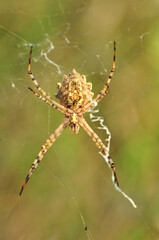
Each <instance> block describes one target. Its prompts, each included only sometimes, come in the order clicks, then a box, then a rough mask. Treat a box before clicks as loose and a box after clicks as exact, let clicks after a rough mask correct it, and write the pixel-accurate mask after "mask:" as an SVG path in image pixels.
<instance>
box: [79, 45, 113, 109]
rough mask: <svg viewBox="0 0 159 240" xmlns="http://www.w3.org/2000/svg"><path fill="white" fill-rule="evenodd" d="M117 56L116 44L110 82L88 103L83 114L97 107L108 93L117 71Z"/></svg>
mask: <svg viewBox="0 0 159 240" xmlns="http://www.w3.org/2000/svg"><path fill="white" fill-rule="evenodd" d="M115 56H116V43H115V42H114V59H113V67H112V70H111V72H110V74H109V77H108V80H107V82H106V84H105V86H104V88H103V89H102V90H101V91H100V93H99V94H98V95H97V96H96V97H95V98H94V99H93V100H92V101H91V102H89V103H86V105H85V106H83V113H85V112H87V111H88V110H89V109H91V108H92V107H94V106H96V104H97V102H100V101H101V100H102V98H103V97H104V96H105V95H106V94H107V93H108V91H109V84H110V81H111V79H112V77H113V74H114V71H115Z"/></svg>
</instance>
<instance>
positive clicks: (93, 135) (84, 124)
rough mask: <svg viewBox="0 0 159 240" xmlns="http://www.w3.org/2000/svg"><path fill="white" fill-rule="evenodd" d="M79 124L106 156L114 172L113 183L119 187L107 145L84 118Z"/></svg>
mask: <svg viewBox="0 0 159 240" xmlns="http://www.w3.org/2000/svg"><path fill="white" fill-rule="evenodd" d="M79 124H80V125H81V127H83V129H84V130H85V131H86V132H87V134H88V135H89V136H90V137H91V139H92V140H93V142H94V143H95V145H96V146H97V147H98V149H99V150H100V153H101V154H102V155H104V156H105V159H106V162H107V164H108V166H109V168H110V169H111V171H112V176H113V178H112V180H113V183H114V184H115V185H116V186H117V187H118V186H119V183H118V179H117V176H116V172H115V164H114V162H113V160H112V159H111V157H110V156H109V152H107V150H106V147H105V145H104V144H103V142H102V141H101V139H100V138H99V137H98V135H97V134H96V133H95V132H94V131H93V130H92V128H91V127H90V126H89V125H88V123H87V122H86V121H85V119H84V118H81V119H80V120H79Z"/></svg>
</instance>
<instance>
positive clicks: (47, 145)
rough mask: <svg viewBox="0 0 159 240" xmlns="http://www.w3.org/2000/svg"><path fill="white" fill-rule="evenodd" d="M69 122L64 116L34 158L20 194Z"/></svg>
mask: <svg viewBox="0 0 159 240" xmlns="http://www.w3.org/2000/svg"><path fill="white" fill-rule="evenodd" d="M68 124H69V119H68V118H64V120H63V121H62V123H61V124H60V126H59V127H58V128H57V129H56V130H55V132H54V133H52V134H51V136H50V137H49V138H48V139H47V140H46V142H45V143H44V144H43V145H42V147H41V150H40V152H39V153H38V155H37V157H36V159H35V160H34V162H33V164H32V166H31V168H30V170H29V173H28V175H27V177H26V179H25V181H24V184H23V186H22V188H21V190H20V193H19V195H20V196H21V194H22V192H23V190H24V187H25V185H26V184H27V182H28V181H29V179H30V177H31V175H32V174H33V172H34V171H35V170H36V168H37V167H38V165H39V163H40V161H41V160H42V158H43V157H44V155H45V154H46V152H47V150H48V149H49V148H50V147H51V146H52V144H53V143H54V142H55V140H56V139H57V138H58V136H59V135H60V134H61V133H62V131H63V130H64V129H65V128H66V127H67V126H68Z"/></svg>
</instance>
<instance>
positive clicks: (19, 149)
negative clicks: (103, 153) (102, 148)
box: [0, 0, 159, 240]
mask: <svg viewBox="0 0 159 240" xmlns="http://www.w3.org/2000/svg"><path fill="white" fill-rule="evenodd" d="M1 4H2V5H1V8H0V19H1V21H0V24H1V25H0V35H1V38H0V42H1V44H0V46H1V47H0V48H1V64H0V68H1V82H0V90H1V98H0V106H1V116H2V118H1V136H0V138H1V147H2V148H1V149H2V151H1V154H2V156H1V159H3V160H2V161H1V176H2V182H1V189H2V200H1V206H4V208H3V209H1V215H2V219H1V221H2V222H3V224H2V225H1V226H2V227H1V228H3V227H4V229H3V231H2V234H3V235H2V239H10V237H11V235H12V239H105V236H106V234H107V238H108V239H110V240H111V239H157V234H158V229H159V228H158V216H156V215H155V214H154V215H153V214H152V213H153V212H154V211H155V209H156V208H157V204H156V203H157V202H158V199H159V197H158V196H159V194H156V197H154V192H155V190H154V189H155V187H154V189H151V190H150V186H149V185H148V183H147V182H146V184H147V185H146V184H144V183H142V181H143V180H141V179H145V178H146V177H145V176H147V175H148V179H149V180H150V182H151V183H152V185H153V183H154V182H155V179H154V182H153V180H152V179H151V176H150V175H151V174H150V173H149V171H148V169H150V172H151V173H152V172H156V170H155V169H153V168H151V165H150V161H148V160H147V161H146V162H145V159H143V161H141V160H140V157H141V156H140V154H138V153H136V155H133V154H130V152H131V153H132V152H134V146H135V147H137V144H136V145H135V144H134V142H135V141H133V138H135V140H136V139H137V137H138V133H137V132H138V131H139V132H140V133H141V129H142V126H143V125H142V121H141V119H146V118H149V116H148V115H146V114H145V115H141V112H139V110H141V109H140V108H139V109H138V108H137V106H138V102H139V103H140V105H141V106H144V105H145V103H143V101H144V100H145V95H146V96H147V93H148V92H149V88H146V87H145V86H146V85H147V82H148V79H147V75H146V74H143V72H144V71H145V69H146V68H147V65H146V64H147V63H146V60H145V58H146V57H147V58H148V56H149V55H148V53H147V51H148V50H147V47H146V46H147V43H149V42H151V41H150V38H151V37H152V34H153V33H154V32H155V24H154V28H152V25H153V24H152V23H151V22H149V21H148V20H147V19H148V18H149V17H151V19H155V17H156V18H157V13H156V11H157V7H156V6H158V5H157V2H156V1H153V2H152V3H151V6H150V4H149V3H148V2H147V1H142V2H135V1H134V2H132V3H127V2H126V1H121V2H120V5H119V3H118V2H117V1H115V2H111V1H101V3H100V4H99V3H98V2H97V1H78V2H75V1H62V0H61V1H60V0H57V1H53V2H52V3H51V2H50V1H39V2H38V5H37V4H36V2H31V1H28V2H27V3H25V4H24V3H23V2H21V3H19V2H18V0H14V1H13V2H12V3H10V4H11V5H10V7H9V8H8V5H7V4H6V3H1ZM17 6H18V7H17ZM155 8H156V10H155ZM143 9H144V10H145V11H144V13H143ZM128 15H129V16H128ZM154 21H155V20H154ZM136 26H137V27H136ZM114 40H116V42H117V60H116V63H117V65H116V70H115V75H114V77H113V79H112V82H111V86H110V92H109V94H108V96H106V97H105V98H104V99H103V101H102V102H101V103H100V104H99V105H98V108H99V112H98V114H97V115H98V116H97V117H94V115H95V113H96V112H92V113H91V114H90V117H91V119H92V120H93V123H92V125H93V129H94V130H95V131H97V134H99V136H100V137H101V139H102V140H104V139H105V138H107V137H108V135H109V134H108V135H107V133H108V132H107V130H108V129H107V128H106V126H105V124H104V118H106V123H107V125H108V127H109V129H111V130H110V132H111V135H112V136H113V138H112V142H111V156H112V158H113V161H114V162H115V164H116V171H117V173H118V175H119V182H120V183H121V186H122V188H123V189H125V191H126V192H128V193H130V194H131V195H132V196H133V198H134V199H135V201H136V202H137V205H139V206H140V207H139V209H140V210H137V212H135V213H134V211H133V210H132V209H129V208H128V207H129V206H128V205H127V202H126V201H124V200H123V199H122V198H120V195H119V194H116V193H115V191H113V189H112V185H111V183H110V181H109V179H110V174H109V171H107V168H106V166H105V165H104V164H103V162H102V161H100V159H99V158H100V157H99V156H98V154H97V152H98V151H97V149H96V147H95V146H94V145H93V144H92V143H91V140H90V141H89V140H88V138H89V137H88V136H87V135H86V134H85V133H83V131H82V129H80V132H79V134H78V136H72V135H71V134H70V133H69V130H66V131H65V132H64V133H63V134H62V135H61V136H60V137H59V139H58V140H57V142H56V143H55V145H54V146H53V147H52V150H49V152H48V154H47V155H46V156H45V158H44V160H43V161H42V163H41V164H40V166H39V167H38V170H37V171H36V173H35V175H34V176H33V177H32V178H31V180H30V182H29V183H28V186H27V187H26V190H25V192H24V196H23V198H22V199H20V201H19V199H18V200H17V202H16V199H17V195H18V193H17V191H18V190H19V188H20V186H21V184H22V182H21V181H23V178H25V175H26V174H27V171H28V170H29V167H30V165H31V164H32V162H33V161H34V158H35V157H36V154H37V153H38V152H39V149H40V146H41V145H42V144H43V142H44V141H45V140H46V139H47V138H48V136H49V135H50V134H51V133H52V132H53V131H54V130H55V129H56V127H58V125H59V124H60V122H61V120H62V118H63V116H61V115H60V113H58V112H56V111H53V110H52V109H50V108H48V107H47V106H45V104H43V103H41V102H40V101H39V100H38V99H36V98H35V97H34V96H32V94H31V93H30V92H29V91H28V89H27V88H28V86H30V87H32V88H34V86H33V84H32V82H31V81H30V78H29V76H28V75H27V65H28V55H29V50H30V45H33V54H32V64H31V68H32V71H33V73H34V75H35V77H36V79H37V80H38V82H39V84H40V86H41V87H42V88H44V90H45V91H46V92H48V93H49V94H50V95H51V96H53V95H54V93H55V92H56V83H57V82H59V81H61V79H62V76H63V75H64V74H68V73H69V72H70V71H71V70H72V69H73V68H75V69H76V70H77V71H78V72H79V73H80V74H84V75H86V77H87V81H89V82H92V85H93V91H94V92H95V95H96V94H97V93H98V92H99V91H100V90H101V88H102V87H103V86H104V83H105V82H106V79H107V77H108V75H109V72H110V70H111V67H112V57H113V41H114ZM152 42H153V41H152ZM150 47H151V45H150V44H149V48H150ZM150 49H151V48H150ZM145 56H146V57H145ZM156 62H157V61H156ZM142 65H143V66H142ZM150 65H151V63H150ZM157 68H158V67H157V66H156V69H157ZM147 74H150V73H147ZM139 76H140V77H139ZM150 85H151V83H150ZM143 86H144V87H143ZM150 87H152V88H153V85H151V86H150ZM153 89H154V91H155V87H154V88H153ZM156 89H157V88H156ZM141 98H143V99H144V100H141ZM156 102H157V101H156ZM147 104H148V103H147ZM93 111H96V110H93ZM143 111H145V112H146V110H143ZM92 114H93V115H92ZM102 115H103V116H104V117H103V116H102ZM86 119H87V121H88V123H90V121H89V120H90V119H89V118H88V117H87V115H86ZM97 120H99V122H100V123H102V129H105V130H106V132H105V133H104V131H102V129H99V125H97ZM152 122H153V121H152ZM90 124H91V123H90ZM154 125H155V124H154ZM143 128H144V127H143ZM145 128H146V127H145ZM135 129H137V130H135ZM132 136H133V137H132ZM144 136H145V135H143V139H144ZM130 139H131V140H132V145H131V143H130V141H131V140H130ZM143 139H142V140H141V142H139V140H138V141H137V142H138V143H139V145H140V144H141V143H142V142H143ZM107 140H110V135H109V139H107ZM107 140H106V141H105V143H106V145H107V144H108V145H107V149H108V150H109V151H110V145H109V141H108V142H107ZM145 141H146V140H145ZM103 142H104V141H103ZM83 143H84V144H83ZM128 143H129V145H128ZM145 144H147V142H145ZM130 145H131V146H132V147H130ZM153 145H154V146H155V144H153ZM146 146H147V145H146ZM126 147H127V148H126ZM143 149H144V148H143ZM143 149H142V150H143ZM152 149H153V153H154V152H155V147H152V148H151V151H150V152H151V153H152ZM156 149H157V148H156ZM138 151H139V152H140V150H138ZM156 152H157V150H156ZM139 156H140V157H139ZM149 156H150V153H149V152H147V155H146V159H151V158H150V157H149ZM156 156H157V154H156ZM154 158H155V157H154ZM136 159H138V161H137V160H136ZM156 159H157V158H156ZM98 160H99V161H98ZM142 162H144V163H145V165H146V167H147V168H144V167H145V165H144V163H142ZM102 164H103V165H102ZM125 166H126V167H125ZM142 168H143V169H147V170H145V172H144V170H143V172H142V170H141V169H142ZM43 169H44V170H43ZM134 172H135V173H136V175H135V173H134ZM156 176H157V173H156ZM13 179H14V181H13ZM156 179H157V177H156ZM147 181H148V180H147ZM146 186H149V187H148V189H149V191H148V190H146ZM48 193H49V194H48ZM55 195H56V197H55ZM57 196H59V197H57ZM143 196H144V197H145V199H144V200H143V198H144V197H143ZM146 199H147V200H146ZM152 199H153V203H154V207H151V209H150V210H149V211H148V213H147V215H146V213H145V212H147V207H148V206H149V203H150V202H151V201H152ZM34 201H35V202H34ZM11 202H12V203H11ZM14 203H15V204H14ZM46 203H47V206H46ZM138 203H139V204H138ZM152 205H153V204H152ZM13 206H15V207H13ZM141 208H142V209H141ZM58 209H59V210H58ZM8 215H9V217H8V218H6V216H8ZM50 215H52V217H50ZM95 216H96V219H95ZM117 217H119V220H114V219H117ZM3 219H5V221H3ZM19 219H20V221H19ZM39 219H41V221H40V220H39ZM145 219H147V220H145ZM22 220H23V221H22ZM112 222H113V228H114V231H113V232H112V231H111V227H112ZM136 222H137V223H136ZM46 223H47V226H46ZM32 225H33V226H35V229H34V232H33V231H32ZM38 226H39V227H40V228H41V229H43V232H42V234H41V232H40V231H39V228H38ZM123 226H126V227H125V230H124V229H123ZM17 228H19V229H21V230H17ZM52 228H53V230H52ZM14 229H16V230H14ZM61 229H62V230H61ZM84 230H85V231H84ZM133 231H134V233H132V232H133ZM28 232H30V234H28Z"/></svg>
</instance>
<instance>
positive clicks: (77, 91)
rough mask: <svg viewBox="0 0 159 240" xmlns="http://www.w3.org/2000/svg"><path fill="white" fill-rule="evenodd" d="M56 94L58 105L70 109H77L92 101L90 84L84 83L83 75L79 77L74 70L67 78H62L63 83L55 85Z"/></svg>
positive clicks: (65, 76)
mask: <svg viewBox="0 0 159 240" xmlns="http://www.w3.org/2000/svg"><path fill="white" fill-rule="evenodd" d="M57 88H58V93H57V94H56V95H55V96H56V97H57V98H58V99H59V101H60V103H61V104H62V105H63V106H65V107H67V108H68V107H69V108H71V109H77V108H79V107H81V106H83V105H85V104H86V103H88V102H89V101H91V100H92V97H93V95H94V94H93V93H92V92H91V90H92V84H91V83H87V82H86V78H85V76H84V75H82V76H81V75H80V74H79V73H77V72H76V70H75V69H73V70H72V72H71V73H70V74H69V75H68V76H67V75H64V76H63V82H62V83H57Z"/></svg>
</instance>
